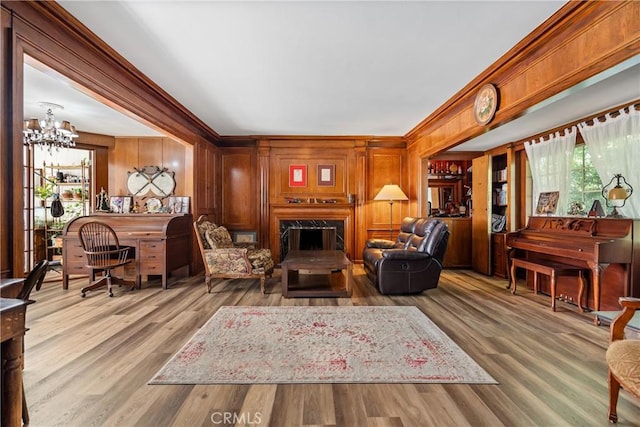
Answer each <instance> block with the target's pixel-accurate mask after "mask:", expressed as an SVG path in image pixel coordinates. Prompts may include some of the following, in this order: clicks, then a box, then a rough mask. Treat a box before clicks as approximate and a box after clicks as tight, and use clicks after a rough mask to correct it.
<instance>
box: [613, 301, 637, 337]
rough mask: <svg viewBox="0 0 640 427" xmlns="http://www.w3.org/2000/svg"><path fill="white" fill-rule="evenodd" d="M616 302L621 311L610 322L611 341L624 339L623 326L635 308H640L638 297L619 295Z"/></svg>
mask: <svg viewBox="0 0 640 427" xmlns="http://www.w3.org/2000/svg"><path fill="white" fill-rule="evenodd" d="M618 302H619V303H620V305H621V306H622V312H621V313H620V314H619V315H618V316H617V317H616V318H615V319H613V322H611V326H610V328H611V329H610V331H611V339H610V341H611V342H613V341H616V340H621V339H624V328H625V327H626V326H627V323H629V321H630V320H631V318H632V317H633V315H634V313H635V312H636V310H637V309H640V298H633V297H621V298H620V299H619V300H618Z"/></svg>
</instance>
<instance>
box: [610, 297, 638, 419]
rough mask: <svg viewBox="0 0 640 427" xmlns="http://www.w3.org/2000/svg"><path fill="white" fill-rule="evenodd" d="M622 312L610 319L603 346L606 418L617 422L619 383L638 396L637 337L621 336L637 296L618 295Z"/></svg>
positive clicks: (633, 308) (636, 308) (635, 305)
mask: <svg viewBox="0 0 640 427" xmlns="http://www.w3.org/2000/svg"><path fill="white" fill-rule="evenodd" d="M619 301H620V305H621V306H622V312H621V313H620V314H619V315H618V317H616V318H615V319H613V322H611V340H610V343H609V348H608V349H607V365H608V367H609V422H612V423H617V422H618V414H617V410H616V407H617V406H618V394H619V393H620V386H622V387H623V388H624V389H625V390H627V391H628V392H629V393H630V394H632V395H634V396H635V397H638V398H640V363H638V361H640V340H639V339H625V336H624V329H625V327H626V326H627V323H628V322H629V321H630V320H631V318H632V317H633V315H634V313H635V312H636V310H640V298H632V297H622V298H620V300H619Z"/></svg>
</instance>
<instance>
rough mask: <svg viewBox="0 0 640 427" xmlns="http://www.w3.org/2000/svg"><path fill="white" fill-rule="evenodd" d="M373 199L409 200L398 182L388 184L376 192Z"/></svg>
mask: <svg viewBox="0 0 640 427" xmlns="http://www.w3.org/2000/svg"><path fill="white" fill-rule="evenodd" d="M373 200H387V201H393V200H409V198H408V197H407V195H406V194H404V192H403V191H402V189H401V188H400V187H399V186H398V185H397V184H387V185H385V186H384V187H382V189H381V190H380V191H379V192H378V194H376V197H374V198H373Z"/></svg>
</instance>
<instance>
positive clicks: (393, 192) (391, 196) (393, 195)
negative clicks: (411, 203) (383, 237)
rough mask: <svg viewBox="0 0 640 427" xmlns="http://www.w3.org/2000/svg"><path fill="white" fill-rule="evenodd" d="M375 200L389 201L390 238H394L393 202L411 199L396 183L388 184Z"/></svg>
mask: <svg viewBox="0 0 640 427" xmlns="http://www.w3.org/2000/svg"><path fill="white" fill-rule="evenodd" d="M373 200H386V201H388V202H389V240H393V202H394V200H409V198H408V197H407V195H406V194H404V192H403V191H402V189H401V188H400V187H399V186H398V185H396V184H387V185H385V186H384V187H382V189H381V190H380V192H378V194H376V197H374V198H373Z"/></svg>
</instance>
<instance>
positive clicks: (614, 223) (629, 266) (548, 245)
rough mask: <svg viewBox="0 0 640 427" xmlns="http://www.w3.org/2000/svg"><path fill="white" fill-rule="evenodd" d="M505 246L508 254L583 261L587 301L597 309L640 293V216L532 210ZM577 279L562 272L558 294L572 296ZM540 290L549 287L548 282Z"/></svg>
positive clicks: (572, 262)
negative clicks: (536, 212) (534, 212)
mask: <svg viewBox="0 0 640 427" xmlns="http://www.w3.org/2000/svg"><path fill="white" fill-rule="evenodd" d="M506 246H507V259H508V260H510V259H511V257H513V256H514V255H515V254H518V256H519V257H524V258H527V259H529V260H532V261H535V260H550V261H556V262H560V263H563V264H569V265H574V266H578V267H584V268H585V270H588V271H589V272H590V274H589V275H588V277H589V279H590V280H589V283H590V286H589V294H588V298H587V306H588V307H589V308H591V309H593V310H619V309H620V306H619V304H618V298H619V297H621V296H633V297H639V296H640V221H639V220H633V219H627V218H584V217H547V216H532V217H530V218H529V221H528V224H527V226H526V227H525V228H523V229H521V230H518V231H514V232H511V233H507V238H506ZM575 280H577V279H576V278H574V277H560V278H558V294H562V295H567V296H568V295H571V296H572V298H573V296H574V295H575V294H576V293H577V289H578V287H577V286H576V284H574V283H572V281H575ZM545 286H546V287H547V288H546V289H545ZM541 290H543V291H545V290H547V291H548V283H546V284H545V283H544V282H543V284H542V286H541ZM574 300H575V301H577V297H576V298H575V299H574Z"/></svg>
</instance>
